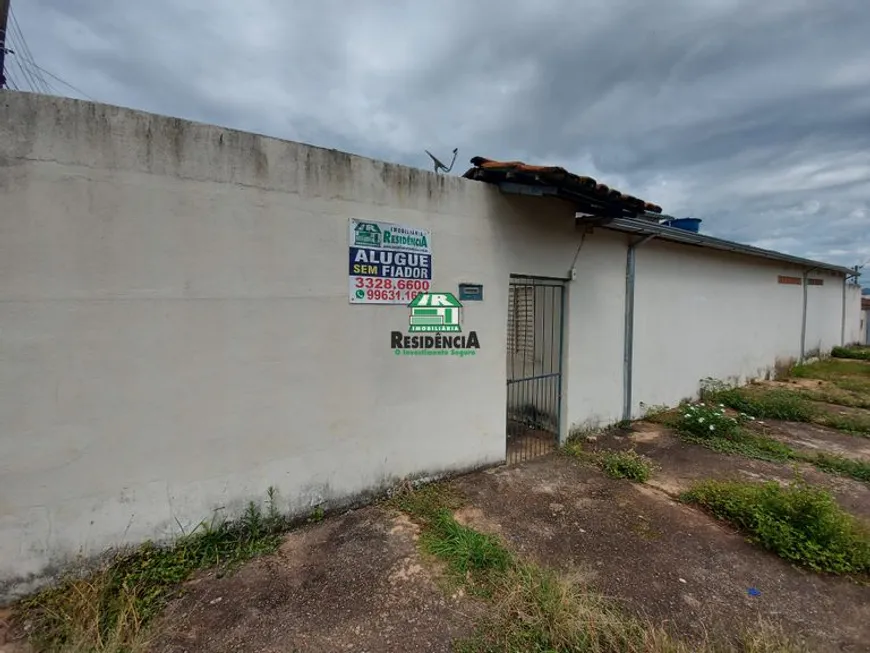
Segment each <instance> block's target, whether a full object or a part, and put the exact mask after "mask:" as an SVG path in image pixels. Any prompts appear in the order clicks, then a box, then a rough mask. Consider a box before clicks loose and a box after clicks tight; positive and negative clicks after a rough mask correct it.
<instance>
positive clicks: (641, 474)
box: [595, 449, 653, 483]
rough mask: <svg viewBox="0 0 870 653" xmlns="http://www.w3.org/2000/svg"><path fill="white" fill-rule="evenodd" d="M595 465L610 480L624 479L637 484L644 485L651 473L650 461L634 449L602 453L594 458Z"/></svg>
mask: <svg viewBox="0 0 870 653" xmlns="http://www.w3.org/2000/svg"><path fill="white" fill-rule="evenodd" d="M595 463H596V464H597V465H598V466H599V467H600V468H601V470H602V471H603V472H604V473H605V474H607V475H608V476H610V477H611V478H626V479H628V480H630V481H635V482H637V483H646V482H647V481H648V480H649V477H650V476H651V475H652V472H653V465H652V461H651V460H650V459H649V458H647V457H646V456H642V455H641V454H639V453H637V452H636V451H635V450H634V449H630V450H628V451H602V452H600V453H599V454H597V455H596V456H595Z"/></svg>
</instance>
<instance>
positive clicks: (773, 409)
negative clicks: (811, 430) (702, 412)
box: [704, 387, 818, 422]
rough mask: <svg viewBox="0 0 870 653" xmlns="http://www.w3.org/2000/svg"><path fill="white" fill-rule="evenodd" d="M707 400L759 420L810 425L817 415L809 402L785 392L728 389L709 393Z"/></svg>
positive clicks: (770, 389)
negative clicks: (775, 420) (776, 420)
mask: <svg viewBox="0 0 870 653" xmlns="http://www.w3.org/2000/svg"><path fill="white" fill-rule="evenodd" d="M704 399H705V400H706V401H710V402H713V403H718V404H723V405H725V406H727V407H728V408H731V409H733V410H736V411H739V412H741V413H744V414H746V415H751V416H752V417H757V418H758V419H779V420H784V421H787V422H811V421H813V418H814V417H816V415H817V413H818V410H817V409H816V408H815V406H813V404H812V402H811V401H810V400H808V399H806V398H805V397H802V396H801V395H800V394H799V393H797V392H794V391H793V390H788V389H785V388H764V389H760V388H751V387H744V388H729V389H727V390H716V391H708V392H706V393H705V394H704Z"/></svg>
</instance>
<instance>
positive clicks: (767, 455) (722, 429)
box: [674, 404, 870, 483]
mask: <svg viewBox="0 0 870 653" xmlns="http://www.w3.org/2000/svg"><path fill="white" fill-rule="evenodd" d="M693 409H694V410H693ZM751 421H752V418H751V417H749V416H747V415H745V414H744V415H738V416H736V417H730V416H728V415H727V414H726V413H725V411H724V409H722V408H720V407H713V406H710V405H708V404H700V405H697V406H686V407H684V409H683V412H682V413H681V414H680V415H679V417H678V418H676V419H675V421H674V428H675V429H676V431H677V433H678V434H679V436H680V437H681V438H682V439H683V440H684V441H686V442H691V443H693V444H698V445H701V446H702V447H706V448H707V449H711V450H713V451H717V452H719V453H724V454H729V455H738V456H744V457H746V458H754V459H755V460H764V461H767V462H772V463H794V462H803V463H809V464H810V465H813V466H814V467H816V468H817V469H819V470H821V471H823V472H827V473H829V474H835V475H837V476H843V477H846V478H853V479H855V480H858V481H863V482H865V483H870V463H868V462H865V461H863V460H853V459H851V458H846V457H844V456H837V455H833V454H828V453H820V452H816V451H812V452H809V451H799V450H796V449H794V448H792V447H790V446H789V445H787V444H786V443H784V442H780V441H779V440H775V439H773V438H771V437H768V436H766V435H763V434H761V433H755V432H753V431H750V430H749V429H747V428H746V427H745V425H746V424H747V423H750V422H751ZM711 426H712V427H713V428H710V427H711Z"/></svg>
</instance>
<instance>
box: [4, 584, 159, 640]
mask: <svg viewBox="0 0 870 653" xmlns="http://www.w3.org/2000/svg"><path fill="white" fill-rule="evenodd" d="M111 576H112V574H111V570H110V568H109V567H104V568H102V569H100V570H99V571H97V572H95V573H93V574H91V575H89V576H88V577H87V578H71V579H69V580H67V581H66V582H64V583H63V584H62V585H61V586H60V587H58V588H57V589H54V590H49V591H47V592H43V593H42V594H40V595H39V596H38V599H36V600H33V601H30V602H25V603H24V605H23V606H22V608H23V612H22V614H21V619H22V621H24V622H25V623H28V624H29V625H31V628H32V630H33V634H32V636H31V641H30V643H31V645H32V646H33V648H34V650H36V651H51V652H52V653H55V652H56V653H97V652H99V653H140V652H144V651H146V650H147V648H148V638H147V636H146V632H145V628H144V623H143V619H142V617H141V615H140V613H139V610H138V608H137V601H136V598H135V595H134V592H132V591H130V590H128V589H127V588H121V589H120V590H119V591H117V590H115V589H114V588H113V587H112V579H111ZM109 595H113V600H112V606H113V607H112V617H111V619H109V618H108V616H109V615H108V614H106V612H105V607H106V599H107V597H108V596H109ZM48 623H50V624H51V628H50V629H43V628H42V626H44V625H45V624H48Z"/></svg>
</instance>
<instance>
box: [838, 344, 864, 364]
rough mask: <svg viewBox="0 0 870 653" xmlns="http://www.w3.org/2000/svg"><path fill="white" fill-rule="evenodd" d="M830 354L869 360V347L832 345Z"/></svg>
mask: <svg viewBox="0 0 870 653" xmlns="http://www.w3.org/2000/svg"><path fill="white" fill-rule="evenodd" d="M831 356H833V357H834V358H852V359H855V360H862V361H870V347H861V346H857V347H834V348H833V349H832V350H831Z"/></svg>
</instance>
